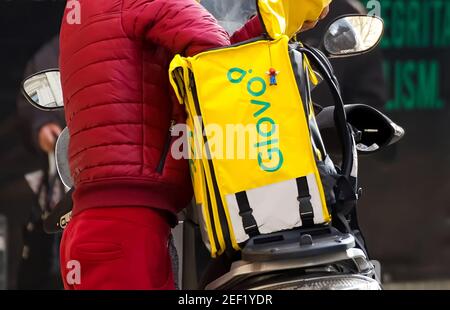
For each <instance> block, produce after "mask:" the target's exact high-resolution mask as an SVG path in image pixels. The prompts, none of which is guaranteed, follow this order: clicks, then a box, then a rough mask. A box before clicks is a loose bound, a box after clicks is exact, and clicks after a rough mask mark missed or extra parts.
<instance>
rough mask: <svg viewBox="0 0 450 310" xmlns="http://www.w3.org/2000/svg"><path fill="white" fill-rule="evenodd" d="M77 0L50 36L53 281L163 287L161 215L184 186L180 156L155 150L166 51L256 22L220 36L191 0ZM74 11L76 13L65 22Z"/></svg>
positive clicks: (164, 97)
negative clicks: (56, 183)
mask: <svg viewBox="0 0 450 310" xmlns="http://www.w3.org/2000/svg"><path fill="white" fill-rule="evenodd" d="M308 1H310V0H308ZM78 2H79V4H80V6H79V8H80V10H79V11H74V9H73V8H72V7H68V8H66V11H65V14H64V18H63V24H62V27H61V36H60V42H61V43H60V69H61V82H62V87H63V94H64V102H65V113H66V114H65V116H66V121H67V125H68V128H69V132H70V146H69V161H70V168H71V173H72V177H73V178H74V182H75V192H74V195H73V200H74V208H73V214H72V216H73V217H72V220H71V222H70V224H69V225H68V227H67V228H66V230H65V232H64V236H63V240H62V244H61V271H62V275H63V280H64V281H65V287H66V288H67V289H173V288H174V281H173V276H172V271H171V264H170V257H169V254H168V246H167V245H168V237H169V234H170V225H171V224H175V223H176V217H175V215H176V214H177V213H178V211H180V210H181V209H182V208H184V207H185V206H186V205H187V203H188V201H189V200H190V199H191V196H192V192H191V185H190V177H189V170H188V164H187V162H185V161H183V160H175V159H173V157H172V156H171V154H170V151H169V152H167V150H170V142H171V139H170V126H171V124H176V123H183V122H184V121H185V114H184V111H183V107H182V106H180V105H179V104H178V103H176V100H174V99H175V98H174V96H173V94H172V92H171V91H170V86H169V80H168V73H167V72H168V66H169V63H170V60H171V59H172V57H173V56H174V55H175V54H177V53H180V54H183V55H194V54H196V53H199V52H201V51H204V50H206V49H210V48H214V47H223V46H227V45H229V44H230V43H235V42H239V41H243V40H247V39H250V38H252V37H255V36H258V35H260V34H261V32H262V28H261V26H260V24H259V20H258V19H257V18H253V19H251V20H250V21H249V22H248V23H247V24H246V25H245V26H244V27H243V28H242V29H241V30H238V31H237V32H236V33H235V34H234V35H233V36H231V37H230V36H229V35H228V34H227V33H226V32H225V30H224V29H223V28H222V27H220V26H219V25H218V24H217V22H216V20H215V19H214V18H213V17H212V16H211V15H210V14H209V13H208V12H207V11H206V10H205V9H204V8H203V7H202V6H201V5H199V4H198V3H197V2H196V1H194V0H96V1H86V0H79V1H78ZM74 14H79V16H78V19H79V23H78V22H75V23H74V22H69V21H73V20H74V19H73V17H74ZM313 24H314V22H312V23H311V24H309V25H313Z"/></svg>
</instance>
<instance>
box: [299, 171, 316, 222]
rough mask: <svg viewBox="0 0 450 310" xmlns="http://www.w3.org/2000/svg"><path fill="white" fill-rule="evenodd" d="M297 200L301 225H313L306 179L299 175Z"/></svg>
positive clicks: (312, 210)
mask: <svg viewBox="0 0 450 310" xmlns="http://www.w3.org/2000/svg"><path fill="white" fill-rule="evenodd" d="M297 189H298V198H297V200H298V202H299V208H300V218H301V219H302V226H303V227H311V226H314V209H313V206H312V204H311V194H310V193H309V186H308V179H307V178H306V177H301V178H298V179H297Z"/></svg>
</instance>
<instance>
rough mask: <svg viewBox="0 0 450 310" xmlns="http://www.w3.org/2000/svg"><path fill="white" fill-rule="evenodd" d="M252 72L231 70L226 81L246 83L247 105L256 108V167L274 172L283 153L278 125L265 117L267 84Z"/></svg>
mask: <svg viewBox="0 0 450 310" xmlns="http://www.w3.org/2000/svg"><path fill="white" fill-rule="evenodd" d="M252 73H253V70H252V69H250V70H248V71H246V70H244V69H241V68H236V67H235V68H231V69H230V70H229V71H228V73H227V78H228V81H229V82H231V83H232V84H240V83H242V82H244V83H245V82H246V83H247V87H246V89H247V95H248V96H249V100H248V103H249V104H250V105H252V106H254V107H256V108H257V110H256V111H255V113H253V117H254V119H255V121H256V131H257V133H258V142H257V143H256V144H255V145H254V147H255V148H256V149H257V152H258V165H259V167H260V168H261V169H262V170H263V171H266V172H276V171H278V170H280V168H281V167H282V166H283V161H284V158H283V153H282V151H281V150H280V147H279V139H278V135H277V134H278V132H277V131H278V130H279V128H278V125H277V123H276V122H275V121H274V119H273V118H271V117H270V116H268V115H267V112H268V111H269V110H270V107H271V104H270V102H269V101H268V100H267V99H265V97H264V95H266V91H267V83H266V81H265V79H264V78H262V77H260V76H253V77H251V78H247V79H246V77H247V75H249V74H250V75H251V74H252Z"/></svg>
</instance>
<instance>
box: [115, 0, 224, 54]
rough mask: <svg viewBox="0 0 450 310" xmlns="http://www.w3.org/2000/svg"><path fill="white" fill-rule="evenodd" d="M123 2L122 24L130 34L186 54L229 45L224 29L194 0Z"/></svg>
mask: <svg viewBox="0 0 450 310" xmlns="http://www.w3.org/2000/svg"><path fill="white" fill-rule="evenodd" d="M123 1H124V7H123V15H122V23H123V27H124V30H125V31H126V32H127V34H128V35H129V36H130V37H133V38H135V39H138V40H139V39H141V40H144V41H145V40H148V41H151V42H153V43H154V44H158V45H161V46H163V47H165V48H167V49H168V50H169V51H170V52H172V53H173V54H184V55H187V56H191V55H195V54H197V53H199V52H202V51H204V50H206V49H210V48H215V47H222V46H227V45H229V44H230V38H229V36H228V34H227V33H226V31H225V30H224V29H223V28H222V27H220V26H219V25H218V24H217V21H216V20H215V19H214V17H213V16H212V15H211V14H210V13H209V12H208V11H207V10H206V9H204V8H203V7H202V6H201V5H200V4H198V3H197V2H196V1H195V0H123Z"/></svg>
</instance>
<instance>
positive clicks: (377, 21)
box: [323, 15, 384, 57]
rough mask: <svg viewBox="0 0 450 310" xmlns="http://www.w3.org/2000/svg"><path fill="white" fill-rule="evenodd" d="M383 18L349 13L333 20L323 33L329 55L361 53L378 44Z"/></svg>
mask: <svg viewBox="0 0 450 310" xmlns="http://www.w3.org/2000/svg"><path fill="white" fill-rule="evenodd" d="M383 30H384V23H383V20H382V19H381V18H379V17H376V16H367V15H350V16H344V17H340V18H338V19H337V20H335V21H334V22H333V23H332V24H331V25H330V26H329V27H328V30H327V31H326V33H325V36H324V39H323V45H324V47H325V50H326V51H327V52H328V56H330V57H345V56H351V55H355V54H362V53H366V52H368V51H370V50H372V49H373V48H374V47H376V46H377V45H378V43H379V42H380V40H381V37H382V36H383Z"/></svg>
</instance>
